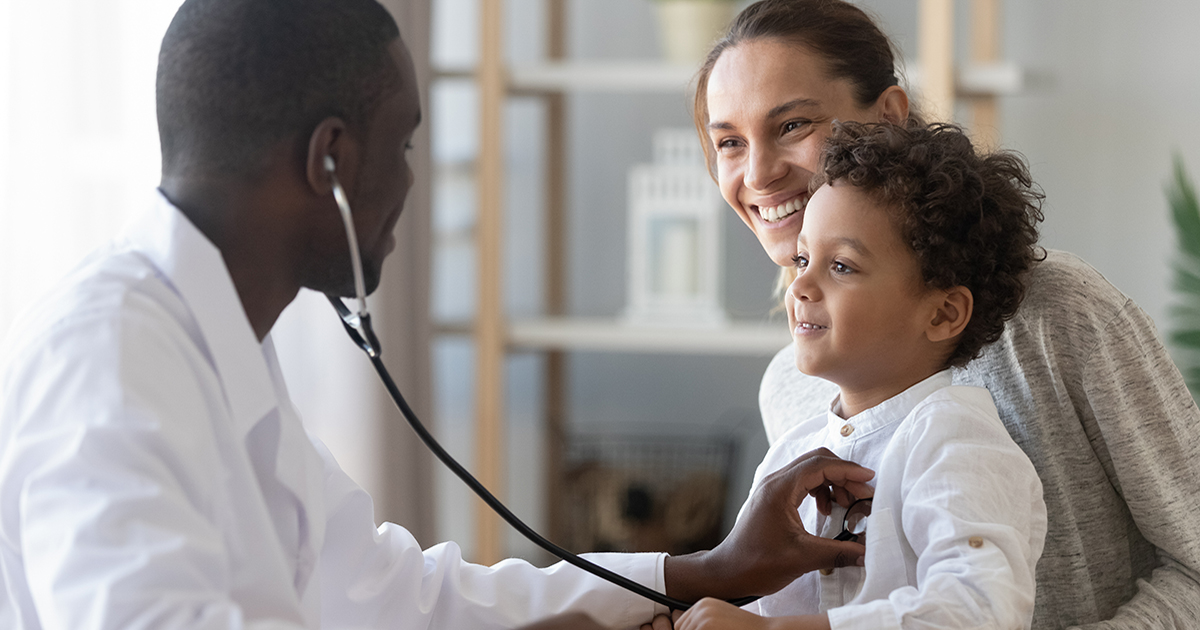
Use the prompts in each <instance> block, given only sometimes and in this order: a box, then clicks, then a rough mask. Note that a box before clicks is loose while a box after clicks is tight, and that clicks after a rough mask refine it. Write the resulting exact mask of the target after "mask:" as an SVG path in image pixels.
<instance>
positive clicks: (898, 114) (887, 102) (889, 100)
mask: <svg viewBox="0 0 1200 630" xmlns="http://www.w3.org/2000/svg"><path fill="white" fill-rule="evenodd" d="M875 110H876V112H877V114H878V115H879V119H880V120H883V121H887V122H890V123H892V124H893V125H903V124H904V121H906V120H908V93H907V92H905V91H904V88H902V87H900V86H899V85H893V86H892V87H890V88H888V89H886V90H884V91H883V93H882V94H880V95H879V98H877V99H875Z"/></svg>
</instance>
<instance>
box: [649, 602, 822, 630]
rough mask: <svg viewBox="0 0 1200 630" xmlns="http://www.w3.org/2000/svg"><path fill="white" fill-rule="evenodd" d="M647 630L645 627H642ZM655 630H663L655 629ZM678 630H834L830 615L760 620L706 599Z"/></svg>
mask: <svg viewBox="0 0 1200 630" xmlns="http://www.w3.org/2000/svg"><path fill="white" fill-rule="evenodd" d="M642 630H645V626H643V627H642ZM654 630H659V629H658V628H655V629H654ZM675 630H830V629H829V616H828V615H824V614H821V615H802V616H799V617H771V618H767V617H759V616H758V615H756V614H754V613H749V612H746V611H744V610H742V609H741V608H738V607H736V606H734V605H732V604H727V603H725V602H723V601H721V600H719V599H702V600H700V601H699V602H696V605H695V606H692V608H691V610H688V611H687V612H686V613H684V614H683V616H682V617H680V618H679V620H678V621H676V622H675Z"/></svg>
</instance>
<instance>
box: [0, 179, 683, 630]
mask: <svg viewBox="0 0 1200 630" xmlns="http://www.w3.org/2000/svg"><path fill="white" fill-rule="evenodd" d="M3 357H4V365H3V368H2V371H0V379H2V380H0V385H2V386H3V398H2V399H0V583H2V584H3V589H4V592H2V593H0V627H3V628H23V629H38V628H47V629H50V628H55V629H62V630H87V629H95V630H99V629H102V628H111V629H118V628H119V629H122V630H124V629H134V628H213V629H216V628H222V629H224V628H230V629H232V628H254V629H258V630H267V629H272V630H274V629H284V628H289V629H298V628H318V627H320V628H453V629H467V628H502V627H512V626H515V625H520V624H522V623H525V622H527V621H529V620H531V619H535V618H538V617H542V616H546V615H550V614H555V613H558V612H561V611H564V610H579V611H584V612H587V613H589V614H591V615H592V616H593V617H595V618H596V619H598V620H601V621H602V622H604V623H606V624H610V625H614V626H622V625H625V626H628V625H631V624H636V623H640V622H644V621H646V620H648V619H649V618H650V617H651V616H652V615H653V614H654V612H655V607H654V606H653V605H652V604H651V603H650V602H648V601H646V600H644V599H641V598H639V597H636V596H633V595H629V594H627V593H625V592H624V591H621V590H620V589H617V588H616V587H613V586H610V585H608V584H607V583H606V582H602V581H600V580H598V579H597V578H593V577H591V576H589V575H587V574H585V573H583V572H581V571H579V570H577V569H575V568H574V567H571V566H568V565H564V564H559V565H555V566H553V567H551V568H549V569H545V570H539V569H537V568H535V567H533V566H530V565H529V564H527V563H524V562H520V561H516V560H509V561H505V562H501V563H500V564H497V565H495V566H492V567H484V566H478V565H472V564H468V563H466V562H463V560H462V558H461V557H460V553H459V548H458V547H457V546H456V545H454V544H453V543H445V544H441V545H437V546H435V547H432V548H430V549H429V550H427V551H424V552H423V551H422V550H421V549H420V547H419V546H418V545H417V542H416V540H415V539H413V537H412V536H411V535H410V534H409V533H408V532H407V531H405V530H404V529H403V528H402V527H399V526H396V525H393V524H384V525H383V526H382V527H379V528H376V527H375V525H374V523H373V508H372V505H371V498H370V497H369V496H368V495H367V494H366V492H364V491H363V490H362V489H361V488H359V487H358V486H357V485H356V484H355V483H354V482H353V481H351V480H350V478H349V477H347V476H346V475H345V473H343V472H342V470H341V469H340V468H339V467H338V465H337V463H336V462H334V460H333V458H332V457H331V456H330V454H329V452H328V451H326V450H325V449H324V447H323V446H322V445H321V444H319V443H317V442H314V441H312V440H310V438H309V437H308V436H307V435H306V433H305V432H304V429H303V427H302V426H301V423H300V420H299V417H298V415H297V412H296V409H295V408H294V407H293V406H292V404H291V402H290V401H289V399H288V394H287V389H286V388H285V386H284V383H283V380H282V377H281V374H280V370H279V366H278V364H277V362H276V357H275V352H274V350H273V347H272V344H271V340H270V337H269V336H268V337H267V338H266V339H265V340H264V341H263V343H261V344H260V343H259V342H258V340H257V338H256V337H255V335H254V332H253V330H252V328H251V326H250V323H249V321H248V320H247V318H246V316H245V313H244V311H243V310H242V306H241V302H240V301H239V299H238V296H237V293H236V290H235V288H234V285H233V283H232V281H231V280H230V278H229V274H228V272H227V270H226V268H225V266H224V262H223V260H222V258H221V254H220V252H219V251H218V250H217V249H216V248H215V247H214V246H213V245H212V244H211V243H210V242H209V241H208V240H207V239H206V238H205V237H204V236H203V235H202V234H201V233H200V232H199V231H198V230H197V229H196V228H195V227H194V226H193V225H192V224H191V223H190V222H189V221H188V220H187V219H186V218H185V217H184V216H183V215H182V213H180V212H179V211H178V210H177V209H176V208H174V207H173V206H171V205H170V203H169V202H167V201H166V200H165V199H164V198H162V197H161V196H159V197H157V199H156V200H155V203H154V204H153V205H152V208H151V209H150V210H149V212H148V213H147V214H146V216H144V217H143V218H141V219H139V220H138V221H136V222H135V223H134V224H133V225H132V226H131V228H130V229H129V230H128V231H127V232H126V234H125V236H124V237H123V238H122V239H119V240H118V241H117V242H116V243H115V244H114V245H113V246H112V247H110V248H109V249H108V250H107V251H104V252H102V253H100V254H98V255H95V256H93V257H91V258H90V259H89V260H88V261H86V262H85V263H84V264H83V265H82V266H81V267H80V268H78V269H77V270H76V271H75V272H73V274H72V275H71V276H69V277H68V278H67V279H66V281H65V282H64V283H62V284H61V285H60V286H59V287H57V288H56V289H55V290H54V291H53V292H52V293H51V294H50V295H49V297H48V298H47V299H45V300H43V301H41V302H40V303H39V304H37V305H36V306H35V308H34V309H33V310H32V311H31V312H30V313H28V314H27V315H26V316H25V317H24V318H23V320H22V322H21V323H19V324H18V325H17V326H16V327H15V328H14V332H13V334H12V335H11V336H10V338H9V343H8V344H7V346H6V348H5V351H4V354H3ZM599 559H600V560H601V561H602V562H603V563H604V564H606V565H607V566H608V567H609V568H612V569H614V570H616V571H617V572H619V573H623V574H625V575H627V576H629V577H631V578H633V579H635V580H637V581H639V582H641V583H643V584H646V585H648V586H651V587H654V588H657V589H659V590H661V589H662V588H663V573H662V565H663V556H662V555H660V554H639V555H617V554H613V555H603V556H602V557H600V558H599Z"/></svg>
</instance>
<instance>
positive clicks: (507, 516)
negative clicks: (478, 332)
mask: <svg viewBox="0 0 1200 630" xmlns="http://www.w3.org/2000/svg"><path fill="white" fill-rule="evenodd" d="M324 167H325V172H326V173H328V175H329V180H330V182H331V183H332V185H333V198H334V200H335V201H337V206H338V210H339V211H340V212H341V215H342V224H343V225H344V226H345V228H346V240H347V241H348V244H349V246H350V264H351V266H352V267H353V268H354V295H355V304H356V306H357V308H356V309H355V310H350V309H349V308H348V307H347V306H346V304H345V303H344V302H343V301H342V299H341V298H340V297H338V296H336V295H331V294H327V295H326V297H327V298H329V303H330V304H332V305H333V308H334V309H336V310H337V313H338V316H339V317H341V320H342V325H343V326H344V327H345V328H346V332H347V333H348V334H349V335H350V338H351V339H353V340H354V343H355V344H357V345H358V347H359V348H361V349H362V351H363V352H365V353H366V354H367V357H368V358H369V359H370V360H371V365H373V366H375V371H376V372H377V373H378V374H379V378H380V380H382V381H383V385H384V387H386V388H387V391H388V394H390V395H391V397H392V401H393V402H394V403H396V407H397V408H398V409H399V410H400V413H401V414H402V415H403V416H404V419H405V420H407V421H408V425H409V426H410V427H412V430H413V431H415V432H416V433H417V437H419V438H421V441H422V442H424V443H425V446H427V447H429V450H430V451H432V452H433V454H434V455H436V456H437V458H438V459H440V460H441V461H442V463H443V464H445V465H446V467H447V468H449V469H450V470H451V471H452V472H453V473H454V474H455V475H458V478H459V479H462V481H463V483H465V484H467V487H469V488H471V490H473V491H474V492H475V494H477V495H479V498H480V499H483V502H484V503H486V504H488V507H490V508H492V510H494V511H495V512H496V513H497V514H499V515H500V518H502V519H504V520H505V522H507V523H508V524H509V525H511V526H512V527H513V528H514V529H516V530H517V531H518V532H521V534H522V535H524V536H525V537H526V538H528V539H529V540H531V541H533V543H534V544H536V545H537V546H539V547H541V548H542V549H545V550H546V551H548V552H550V553H551V554H553V555H554V556H555V557H557V558H560V559H562V560H564V561H566V562H568V563H570V564H572V565H575V566H576V567H579V568H580V569H583V570H584V571H587V572H588V573H591V574H592V575H595V576H597V577H599V578H602V579H605V580H608V581H609V582H611V583H613V584H615V585H617V586H620V587H621V588H624V589H626V590H628V591H630V592H632V593H635V594H637V595H641V596H642V597H645V598H646V599H649V600H651V601H653V602H656V603H659V604H662V605H663V606H666V607H667V608H670V609H672V610H687V609H688V608H690V607H691V606H692V605H691V604H689V603H688V602H685V601H682V600H678V599H675V598H673V597H668V596H667V595H666V594H664V593H659V592H658V591H656V590H654V589H652V588H648V587H646V586H643V585H641V584H638V583H637V582H634V581H633V580H631V579H629V578H627V577H625V576H623V575H620V574H618V573H614V572H613V571H610V570H608V569H606V568H604V567H602V566H600V565H598V564H596V563H594V562H592V561H590V560H586V559H584V558H581V557H579V556H578V555H576V554H574V553H572V552H570V551H567V550H566V549H563V548H562V547H560V546H558V545H556V544H554V543H552V542H550V541H549V540H547V539H546V538H545V537H543V536H542V535H541V534H539V533H537V532H536V531H534V529H533V528H532V527H530V526H528V525H526V524H525V523H524V522H523V521H522V520H521V519H519V518H517V515H516V514H513V513H512V511H511V510H509V509H508V508H507V507H505V505H504V504H503V503H501V502H500V500H499V499H497V498H496V497H495V495H493V494H492V493H491V492H490V491H488V489H487V488H486V487H485V486H484V485H483V484H482V483H480V482H479V480H478V479H476V478H475V477H474V476H473V475H472V474H471V473H470V472H468V471H467V469H466V468H463V466H462V464H459V463H458V462H457V461H456V460H455V459H454V458H453V457H451V456H450V453H447V452H446V449H444V448H442V445H441V444H438V441H437V440H436V439H434V437H433V435H432V434H430V433H429V431H428V430H427V429H426V428H425V425H423V424H421V421H420V420H419V419H418V418H417V414H416V413H414V412H413V410H412V408H411V407H409V406H408V402H407V401H405V400H404V395H403V394H401V393H400V388H399V387H397V386H396V383H395V381H393V380H392V376H391V374H389V373H388V370H387V367H385V366H384V364H383V359H382V358H381V356H382V352H383V351H382V348H381V347H380V345H379V338H378V337H376V336H375V331H374V330H373V329H372V328H371V314H370V313H369V312H367V296H366V285H365V283H364V281H363V270H362V257H361V255H360V254H359V250H358V237H357V236H356V233H355V229H354V219H353V217H352V216H351V214H350V202H349V200H347V199H346V191H345V190H344V189H343V188H342V185H341V184H340V183H339V182H338V179H337V173H336V170H337V166H336V164H334V161H333V158H332V157H330V156H328V155H327V156H325V160H324ZM756 599H758V597H755V596H749V597H741V598H738V599H733V600H729V603H731V604H733V605H735V606H744V605H746V604H749V603H750V602H752V601H754V600H756Z"/></svg>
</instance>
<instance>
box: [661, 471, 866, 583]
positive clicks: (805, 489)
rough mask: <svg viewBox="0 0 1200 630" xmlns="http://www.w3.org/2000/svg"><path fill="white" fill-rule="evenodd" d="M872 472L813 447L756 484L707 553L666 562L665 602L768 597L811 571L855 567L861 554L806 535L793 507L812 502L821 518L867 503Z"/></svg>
mask: <svg viewBox="0 0 1200 630" xmlns="http://www.w3.org/2000/svg"><path fill="white" fill-rule="evenodd" d="M874 476H875V473H874V472H872V471H871V470H868V469H866V468H863V467H862V466H859V465H858V464H855V463H853V462H848V461H846V460H844V459H841V458H839V457H838V456H836V455H834V454H833V453H832V452H830V451H829V450H828V449H825V448H819V449H817V450H814V451H809V452H808V453H805V454H803V455H801V456H800V457H797V458H796V459H795V460H794V461H793V462H792V463H790V464H788V465H787V466H785V467H784V468H782V469H780V470H778V471H776V472H775V473H774V474H772V475H770V476H768V477H766V478H765V479H763V481H762V483H761V484H759V486H758V488H757V489H756V490H755V491H754V493H753V494H752V495H751V496H750V500H749V501H748V502H747V503H746V507H745V508H744V509H743V513H742V515H741V518H739V519H738V522H737V524H736V525H735V526H734V528H733V531H732V532H730V533H729V536H728V537H727V538H726V539H725V540H724V541H722V542H721V544H720V545H717V547H716V548H715V549H713V550H711V551H700V552H696V553H694V554H689V555H686V556H668V557H667V559H666V563H665V565H664V573H665V577H666V583H667V584H666V586H667V595H670V596H671V597H675V598H677V599H681V600H684V601H689V602H690V601H696V600H698V599H700V598H701V597H715V598H718V599H733V598H736V597H744V596H747V595H769V594H771V593H774V592H775V591H778V590H779V589H781V588H783V587H784V586H787V585H788V584H789V583H791V582H792V580H794V579H796V578H797V577H800V576H801V575H804V574H805V573H808V572H809V571H814V570H817V569H829V568H836V567H843V566H849V565H853V564H857V563H858V562H859V561H860V560H861V558H862V556H863V553H864V551H865V548H864V547H863V546H862V545H861V544H859V543H856V542H848V541H838V540H832V539H829V538H821V537H818V536H813V535H812V534H810V533H808V532H807V531H805V529H804V523H803V522H801V520H800V515H799V513H797V511H796V508H797V507H799V506H800V502H801V501H803V500H804V498H805V497H806V496H809V495H811V496H813V497H814V499H815V500H816V501H817V508H818V509H819V510H820V511H821V512H823V513H825V514H828V513H829V509H830V506H831V503H834V502H836V503H838V504H839V505H841V506H842V507H849V506H850V503H851V502H852V501H853V500H854V498H865V497H869V496H872V495H873V493H874V491H873V489H872V488H871V487H870V486H868V485H867V484H866V482H867V481H869V480H870V479H871V478H872V477H874Z"/></svg>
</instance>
